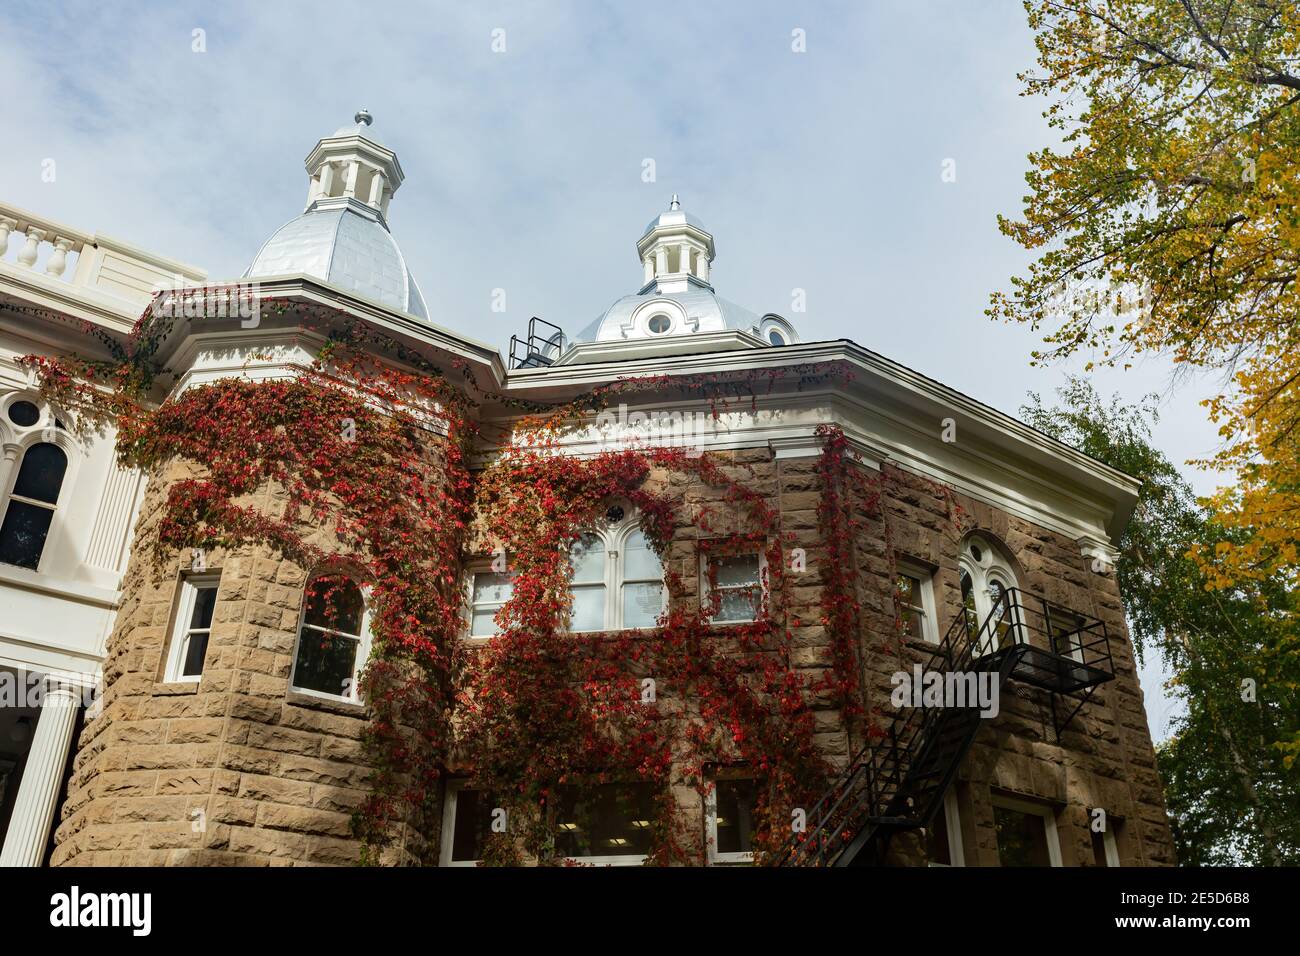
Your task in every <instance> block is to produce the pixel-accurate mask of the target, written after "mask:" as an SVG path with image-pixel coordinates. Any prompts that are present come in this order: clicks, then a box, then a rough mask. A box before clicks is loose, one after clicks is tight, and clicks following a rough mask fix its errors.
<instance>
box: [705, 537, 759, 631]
mask: <svg viewBox="0 0 1300 956" xmlns="http://www.w3.org/2000/svg"><path fill="white" fill-rule="evenodd" d="M751 554H753V555H755V556H756V557H757V558H758V587H759V605H758V609H757V613H756V614H755V616H754V617H752V618H749V619H747V620H743V621H718V620H714V619H713V617H711V616H710V618H709V623H710V624H711V625H713V626H715V627H728V626H730V625H733V624H753V623H754V622H755V621H761V620H763V616H764V614H765V613H766V612H767V609H768V593H767V553H766V549H759V550H758V551H756V552H755V551H737V552H735V553H734V554H712V553H710V552H708V551H701V552H700V608H701V610H703V609H704V608H707V607H708V606H709V604H710V602H711V601H712V598H713V590H712V585H711V584H710V582H709V561H710V560H711V559H715V558H716V559H719V560H721V559H725V558H743V557H748V556H749V555H751ZM718 590H719V591H736V590H740V588H739V587H727V588H719V589H718Z"/></svg>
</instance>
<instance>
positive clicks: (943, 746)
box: [772, 588, 1114, 866]
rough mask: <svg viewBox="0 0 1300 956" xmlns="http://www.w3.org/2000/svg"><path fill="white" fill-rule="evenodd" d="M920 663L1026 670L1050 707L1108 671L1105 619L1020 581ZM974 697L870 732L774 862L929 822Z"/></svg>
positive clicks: (832, 855) (959, 751) (833, 850)
mask: <svg viewBox="0 0 1300 956" xmlns="http://www.w3.org/2000/svg"><path fill="white" fill-rule="evenodd" d="M926 669H927V670H937V669H942V670H944V671H947V672H957V673H970V672H974V673H980V672H996V673H997V680H998V686H999V688H1000V687H1001V686H1003V685H1004V684H1005V682H1006V681H1007V680H1008V679H1009V678H1012V677H1015V678H1017V679H1021V680H1026V681H1028V682H1029V683H1031V684H1035V685H1036V686H1039V687H1043V688H1045V689H1047V690H1049V691H1050V692H1052V694H1053V712H1054V713H1055V700H1056V695H1058V694H1075V693H1077V692H1078V691H1080V690H1083V689H1085V688H1086V689H1087V691H1088V696H1090V695H1091V691H1092V689H1093V688H1095V687H1096V685H1097V684H1100V683H1102V682H1104V681H1106V680H1109V679H1110V678H1111V676H1112V675H1113V672H1114V671H1113V662H1112V659H1111V652H1110V641H1109V637H1108V636H1107V634H1106V627H1105V624H1103V623H1102V622H1101V621H1098V620H1096V619H1092V618H1088V617H1086V616H1084V615H1082V614H1079V613H1078V612H1076V611H1072V610H1070V609H1068V608H1064V607H1062V606H1060V605H1056V604H1053V603H1051V602H1049V601H1047V600H1045V599H1043V598H1040V597H1038V596H1037V595H1031V594H1026V593H1024V592H1023V591H1021V590H1020V589H1018V588H1007V589H1005V590H1003V591H1002V592H1001V594H999V595H998V598H997V601H996V602H995V603H994V606H993V608H992V609H991V610H990V612H989V614H988V615H987V617H986V618H985V619H984V621H983V623H982V624H981V625H980V626H979V627H978V628H977V627H975V626H974V622H973V621H972V620H971V619H970V617H969V614H968V612H967V611H966V610H965V609H963V610H962V612H961V613H959V614H958V615H957V617H956V618H955V619H954V620H953V621H952V623H951V625H950V626H949V628H948V630H947V632H946V633H945V635H944V637H943V639H942V640H941V641H940V642H939V644H938V645H937V646H935V647H934V648H933V649H932V650H930V659H929V662H928V664H927V665H926ZM1086 700H1087V697H1084V699H1083V700H1081V701H1079V703H1078V706H1076V707H1075V709H1074V711H1073V712H1072V713H1071V714H1070V716H1069V717H1067V718H1066V721H1065V723H1068V722H1069V719H1070V717H1073V715H1074V714H1075V713H1077V712H1078V710H1079V707H1081V706H1082V704H1083V703H1084V702H1086ZM976 707H977V705H976V704H975V703H974V702H973V701H972V702H968V705H967V706H965V707H949V708H935V707H912V708H909V709H908V710H907V711H906V712H904V713H903V714H901V715H899V716H898V717H896V718H895V719H894V720H893V721H892V722H891V724H890V726H889V728H888V729H887V730H885V731H883V732H882V733H878V734H877V735H875V736H874V737H873V738H872V739H869V740H868V742H867V744H866V746H864V747H863V748H862V749H861V750H860V751H859V752H858V754H857V755H856V756H855V757H854V759H853V761H851V763H850V764H849V768H848V770H847V771H846V772H845V774H844V775H843V776H842V777H841V778H840V779H839V780H838V781H836V783H835V784H834V785H833V786H832V787H831V789H830V790H829V791H827V793H826V794H825V795H824V796H823V797H822V798H821V799H820V800H819V801H818V802H817V803H816V804H815V805H814V806H813V808H812V809H811V810H810V811H809V812H808V813H807V814H806V817H805V824H806V827H805V832H803V833H795V834H792V835H791V837H790V838H789V839H788V840H787V841H786V843H785V845H784V846H783V847H782V849H781V850H780V851H779V852H778V853H777V854H776V857H775V858H774V860H773V861H772V862H773V863H774V864H776V865H780V866H826V865H830V864H833V863H836V862H837V861H838V860H840V858H841V857H842V856H845V855H856V854H857V853H859V852H860V851H861V850H862V849H864V847H865V846H866V844H867V843H869V842H871V841H873V840H875V839H877V838H878V837H880V836H883V837H884V840H885V841H886V842H887V839H888V836H889V835H890V834H892V833H893V832H896V831H897V830H899V829H905V828H916V827H923V826H927V825H929V823H930V820H931V818H932V817H933V816H934V814H935V813H936V812H937V811H938V809H939V807H940V806H941V805H942V801H943V795H944V792H945V791H946V790H947V788H948V786H949V785H950V784H951V782H952V779H953V777H955V775H956V772H957V768H958V766H959V764H960V763H961V759H962V758H963V757H964V756H965V754H966V752H967V750H969V748H970V745H971V743H972V742H973V740H974V737H975V735H976V733H977V732H978V730H979V725H980V718H979V714H978V711H977V710H976ZM1063 726H1064V725H1063V724H1058V728H1057V730H1058V734H1059V732H1060V730H1061V729H1062V727H1063Z"/></svg>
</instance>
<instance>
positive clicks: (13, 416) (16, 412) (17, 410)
mask: <svg viewBox="0 0 1300 956" xmlns="http://www.w3.org/2000/svg"><path fill="white" fill-rule="evenodd" d="M9 420H10V421H11V422H13V423H14V424H15V425H17V426H18V427H19V428H30V427H31V426H32V425H35V424H36V423H37V422H39V421H40V420H41V410H40V409H39V408H37V407H36V406H35V405H33V404H32V403H31V402H14V403H13V404H12V405H10V406H9Z"/></svg>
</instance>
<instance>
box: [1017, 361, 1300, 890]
mask: <svg viewBox="0 0 1300 956" xmlns="http://www.w3.org/2000/svg"><path fill="white" fill-rule="evenodd" d="M1059 394H1060V403H1059V404H1058V405H1057V406H1055V407H1047V406H1045V405H1044V404H1043V402H1042V401H1041V400H1040V399H1039V397H1038V396H1036V395H1035V396H1031V398H1032V401H1031V403H1030V404H1029V405H1028V406H1026V407H1025V408H1022V409H1021V413H1022V415H1023V416H1024V417H1025V421H1027V422H1028V423H1029V424H1031V425H1033V426H1034V427H1036V428H1038V429H1040V430H1042V431H1044V432H1046V433H1048V434H1050V435H1052V436H1053V437H1055V438H1058V439H1060V440H1062V441H1064V442H1067V443H1068V444H1070V445H1073V446H1075V447H1077V448H1079V449H1080V450H1081V451H1083V452H1085V453H1087V454H1089V455H1092V456H1093V457H1094V458H1098V459H1100V460H1102V461H1104V462H1106V463H1107V464H1109V465H1111V466H1113V467H1115V468H1119V469H1120V470H1122V471H1125V472H1127V473H1129V474H1131V475H1133V476H1135V477H1137V478H1140V479H1141V480H1142V489H1141V492H1140V497H1139V499H1138V504H1137V507H1136V509H1135V510H1134V513H1133V518H1132V520H1131V521H1130V522H1129V524H1128V527H1127V528H1126V529H1125V531H1124V534H1123V536H1122V537H1121V538H1120V541H1119V550H1120V556H1119V560H1118V562H1117V564H1116V575H1117V579H1118V583H1119V587H1120V592H1121V594H1122V595H1123V598H1124V605H1125V609H1126V611H1127V613H1128V618H1129V627H1130V630H1131V631H1132V634H1133V642H1134V644H1135V645H1136V647H1137V649H1138V652H1139V655H1141V656H1143V657H1144V658H1145V657H1146V656H1149V655H1156V656H1158V657H1159V659H1160V660H1161V661H1162V662H1163V663H1164V666H1165V668H1166V670H1167V671H1168V672H1169V673H1170V674H1171V675H1172V676H1171V679H1170V682H1169V692H1170V693H1171V694H1172V695H1173V696H1174V698H1175V699H1176V700H1177V701H1178V702H1179V704H1180V713H1179V715H1178V716H1176V717H1175V718H1174V720H1173V724H1172V728H1171V730H1172V732H1171V736H1170V738H1169V739H1168V740H1167V741H1165V742H1163V743H1162V744H1161V745H1160V746H1159V749H1158V757H1159V762H1160V770H1161V775H1162V776H1163V778H1164V782H1165V798H1166V801H1167V802H1168V806H1169V812H1170V816H1171V818H1172V822H1173V829H1174V838H1175V840H1176V842H1177V845H1178V857H1179V860H1180V861H1182V862H1183V863H1184V864H1188V865H1207V864H1231V863H1236V864H1242V863H1250V864H1257V865H1267V866H1279V865H1296V864H1300V800H1297V799H1296V794H1297V793H1300V763H1297V762H1296V761H1295V760H1294V757H1293V754H1292V751H1291V750H1290V749H1289V747H1288V742H1289V741H1291V740H1292V739H1294V738H1295V736H1296V734H1297V733H1298V732H1300V656H1297V655H1295V654H1287V653H1279V648H1280V647H1281V646H1282V645H1284V644H1285V643H1286V642H1288V641H1294V640H1295V639H1296V632H1297V619H1296V617H1295V614H1294V611H1295V610H1296V607H1295V595H1294V593H1293V592H1291V591H1290V590H1289V589H1288V586H1287V583H1286V582H1285V581H1284V580H1282V579H1281V578H1280V577H1278V576H1276V575H1275V576H1274V577H1272V578H1266V579H1260V580H1252V581H1250V582H1248V583H1246V584H1242V585H1239V586H1238V587H1235V588H1232V589H1230V590H1218V589H1210V588H1207V587H1206V584H1207V571H1206V570H1205V569H1204V568H1202V566H1201V565H1200V564H1199V563H1198V562H1197V561H1195V560H1194V559H1193V558H1192V557H1191V556H1190V554H1189V552H1190V551H1191V550H1192V548H1193V546H1195V545H1203V546H1208V547H1209V548H1211V549H1213V548H1214V547H1215V546H1216V545H1218V544H1219V543H1220V542H1228V543H1232V544H1239V543H1240V542H1241V541H1242V540H1243V539H1244V538H1245V537H1247V536H1248V535H1249V534H1250V531H1249V529H1239V528H1226V527H1223V526H1222V525H1220V524H1219V523H1218V522H1216V521H1215V520H1214V516H1213V514H1212V513H1211V512H1210V511H1209V510H1208V509H1206V508H1204V507H1202V506H1201V505H1199V504H1198V503H1197V502H1196V500H1195V496H1194V495H1193V494H1192V490H1191V488H1190V487H1189V486H1188V484H1187V482H1186V481H1185V480H1184V479H1183V478H1182V476H1181V475H1180V474H1179V473H1178V470H1177V469H1176V468H1175V467H1174V466H1173V464H1171V463H1170V462H1169V460H1168V459H1167V458H1166V457H1165V456H1164V454H1162V453H1161V452H1160V451H1158V450H1157V449H1156V448H1155V447H1154V446H1153V445H1152V444H1151V424H1152V423H1153V422H1154V421H1155V406H1154V403H1153V402H1152V403H1148V404H1147V405H1146V406H1143V407H1132V406H1129V405H1126V404H1124V403H1123V402H1121V401H1120V399H1118V398H1115V399H1113V400H1112V401H1110V402H1109V403H1107V402H1103V401H1102V400H1101V399H1100V397H1099V396H1098V395H1097V393H1096V391H1095V390H1094V389H1093V388H1092V386H1091V385H1089V384H1088V383H1087V382H1084V381H1081V380H1079V379H1071V380H1070V382H1069V384H1068V385H1067V386H1066V387H1064V388H1062V389H1061V390H1060V393H1059Z"/></svg>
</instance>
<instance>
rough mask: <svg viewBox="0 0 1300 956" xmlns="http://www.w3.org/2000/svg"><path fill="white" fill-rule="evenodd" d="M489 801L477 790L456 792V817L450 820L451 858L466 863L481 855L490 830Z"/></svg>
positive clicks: (490, 809) (490, 811) (456, 861)
mask: <svg viewBox="0 0 1300 956" xmlns="http://www.w3.org/2000/svg"><path fill="white" fill-rule="evenodd" d="M490 804H491V801H490V800H488V799H487V798H486V797H485V796H484V795H483V794H482V793H480V792H479V791H477V790H470V789H467V788H466V789H461V790H460V791H459V792H457V793H456V818H455V819H454V820H453V821H452V836H451V859H452V862H454V863H468V862H471V861H473V860H479V859H482V857H483V847H484V845H485V844H486V842H487V836H488V834H489V833H490V832H492V807H491V806H490Z"/></svg>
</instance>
